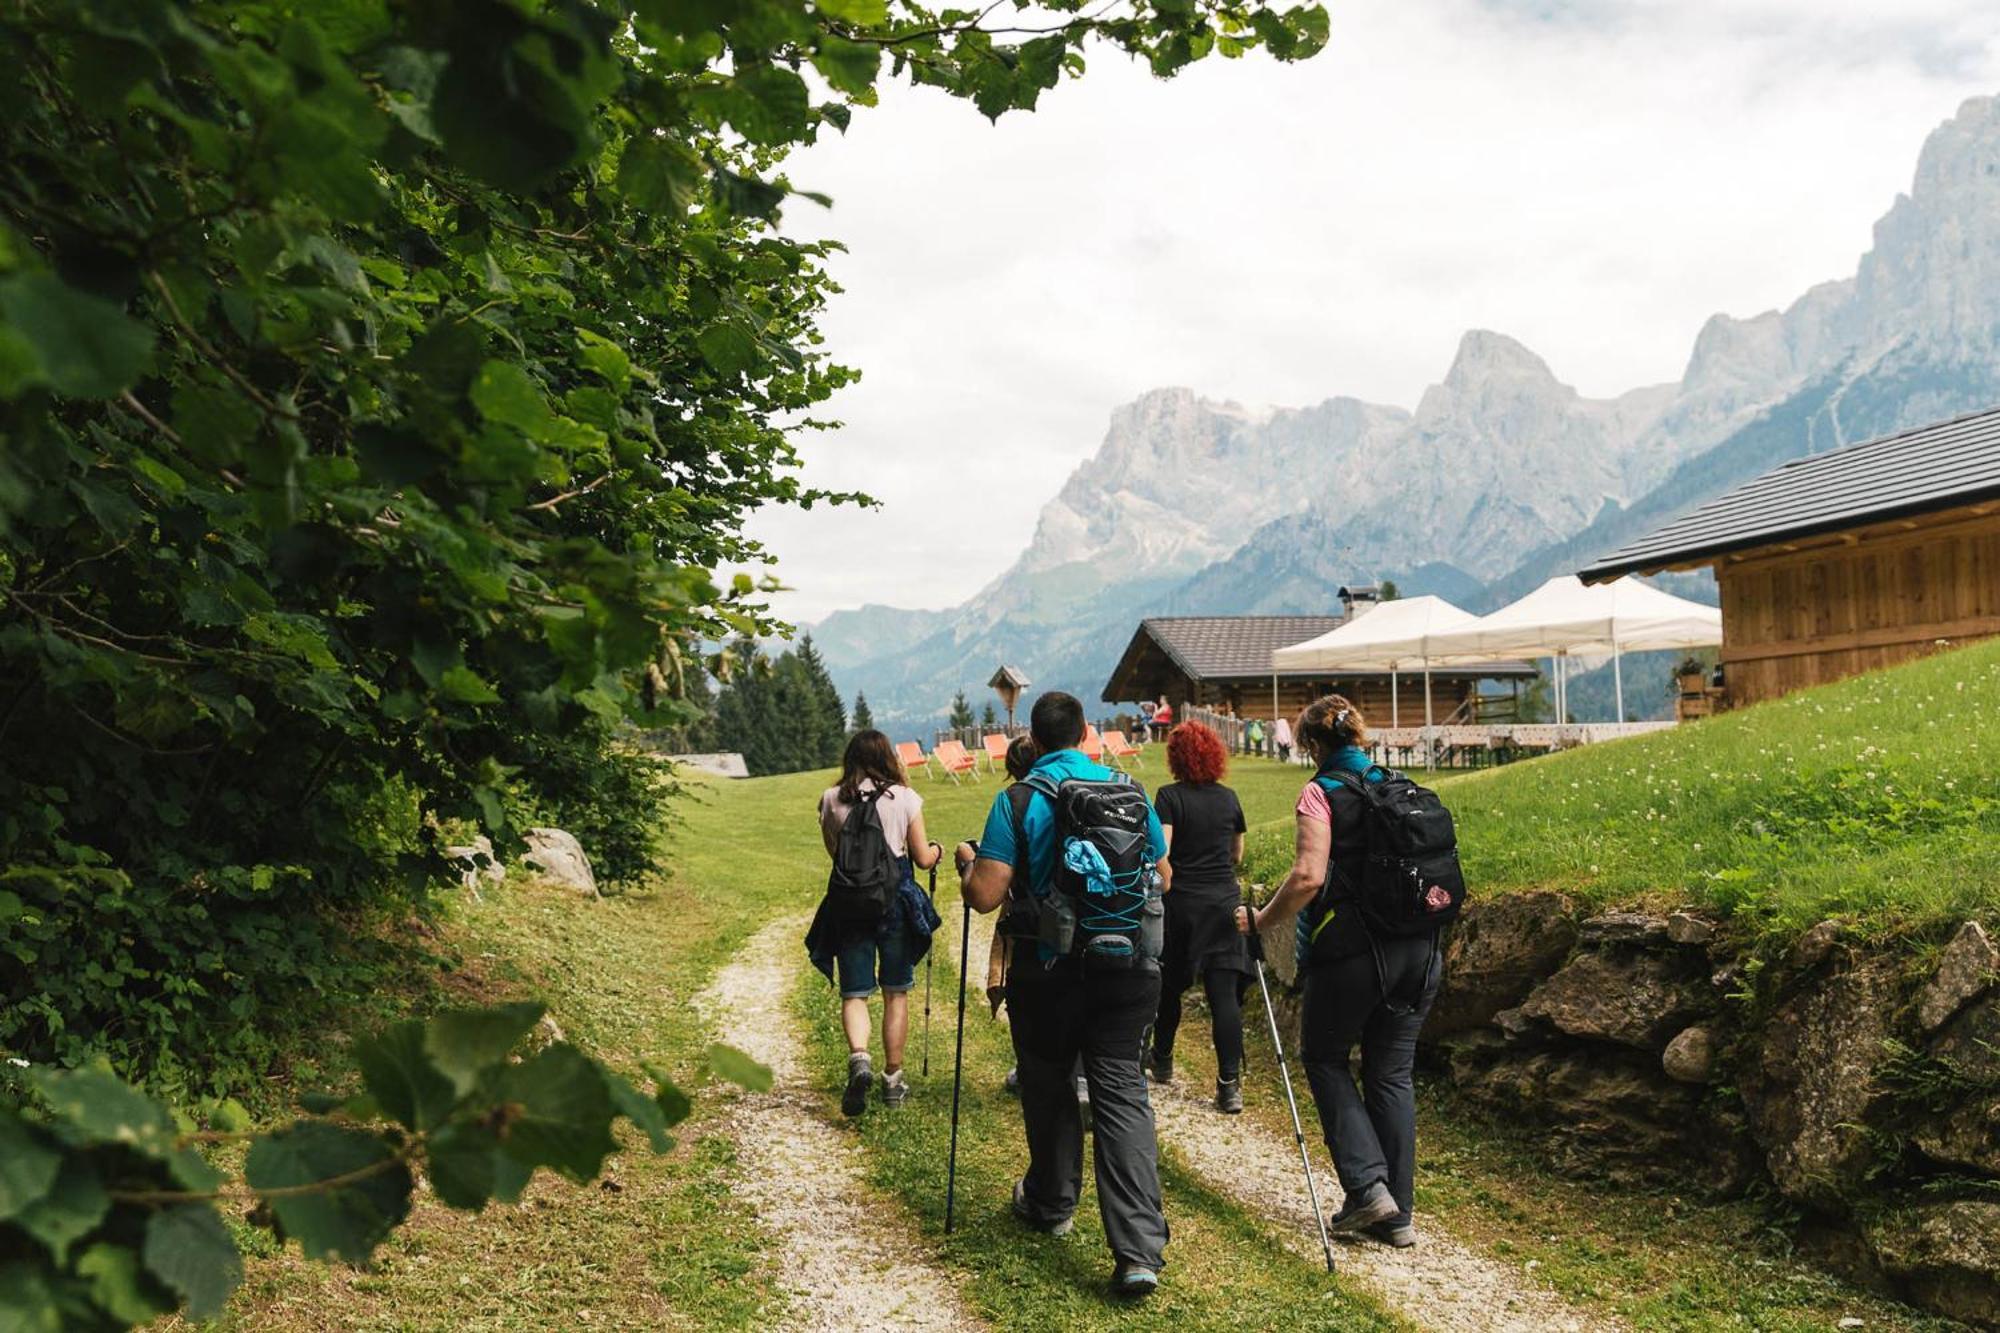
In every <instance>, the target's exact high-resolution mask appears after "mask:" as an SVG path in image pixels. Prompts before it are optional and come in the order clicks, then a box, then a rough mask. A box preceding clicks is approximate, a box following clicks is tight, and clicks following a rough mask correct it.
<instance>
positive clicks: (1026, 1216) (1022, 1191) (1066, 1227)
mask: <svg viewBox="0 0 2000 1333" xmlns="http://www.w3.org/2000/svg"><path fill="white" fill-rule="evenodd" d="M1014 1216H1015V1217H1017V1218H1019V1219H1020V1222H1021V1225H1023V1226H1025V1227H1027V1228H1029V1229H1030V1230H1033V1231H1039V1232H1041V1233H1042V1234H1043V1235H1044V1236H1067V1235H1068V1234H1069V1233H1070V1232H1072V1231H1074V1230H1076V1219H1075V1218H1074V1217H1065V1218H1064V1219H1063V1220H1062V1221H1060V1222H1045V1221H1043V1220H1042V1219H1041V1218H1039V1217H1037V1216H1035V1214H1034V1211H1033V1210H1032V1209H1030V1208H1029V1207H1028V1182H1027V1181H1025V1180H1017V1181H1015V1182H1014Z"/></svg>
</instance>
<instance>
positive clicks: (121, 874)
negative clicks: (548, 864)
mask: <svg viewBox="0 0 2000 1333" xmlns="http://www.w3.org/2000/svg"><path fill="white" fill-rule="evenodd" d="M1058 8H1059V9H1066V10H1067V12H1068V13H1070V14H1071V15H1072V17H1070V18H1069V19H1068V20H1066V21H1060V22H1057V23H1056V24H1053V25H1051V26H1050V28H1049V30H1048V31H1046V32H1042V33H1037V34H1034V35H1032V36H1030V37H1029V38H1028V39H1027V40H1019V41H1016V40H1013V39H1012V38H1011V37H1010V36H1009V33H1010V32H1011V30H1010V29H1008V28H1007V27H1006V26H1005V25H1006V24H1007V23H1008V20H1007V18H1006V17H1005V16H1002V17H1001V18H1000V19H998V20H996V23H997V24H998V25H1000V26H999V28H998V30H997V31H990V30H986V29H982V28H981V27H980V22H979V20H980V16H979V15H977V14H973V13H970V12H965V11H951V10H947V11H942V12H938V13H933V12H931V11H929V10H927V9H925V8H924V7H923V6H921V5H919V4H915V3H906V2H904V0H898V3H897V4H896V5H895V6H894V7H893V12H892V7H891V6H889V5H887V4H883V3H880V2H879V0H877V2H875V3H869V2H867V0H839V2H838V3H831V2H829V3H820V4H814V5H811V6H808V5H806V4H804V3H802V2H801V0H730V3H726V4H722V5H719V6H702V5H695V6H690V5H676V4H660V3H653V2H648V3H637V4H630V5H628V4H624V3H614V2H613V0H550V2H549V3H512V2H510V0H436V2H434V3H425V4H416V5H389V4H384V3H381V0H338V2H335V3H321V4H309V5H276V4H269V3H262V2H258V0H253V2H250V3H223V2H222V0H16V3H12V4H9V5H6V6H5V7H4V8H0V57H4V59H5V61H6V63H7V68H8V71H9V77H8V78H7V79H5V80H0V148H4V152H0V161H4V163H5V171H4V181H0V438H4V439H5V441H6V451H5V454H4V456H0V867H5V870H4V872H0V873H4V875H5V876H6V878H5V880H4V883H5V888H4V889H0V893H4V895H5V896H4V897H0V1043H4V1044H5V1046H6V1047H7V1048H9V1049H12V1050H16V1051H19V1052H22V1053H23V1054H25V1055H27V1056H30V1057H32V1058H35V1059H38V1060H39V1059H50V1058H57V1059H63V1060H70V1059H74V1058H77V1056H78V1055H79V1054H80V1053H81V1052H83V1051H86V1050H100V1051H105V1052H108V1053H111V1054H113V1055H115V1056H116V1057H117V1058H118V1059H119V1061H120V1063H121V1065H122V1066H123V1067H125V1068H127V1069H129V1070H132V1071H135V1072H137V1073H139V1074H141V1075H149V1076H158V1075H160V1074H161V1073H162V1071H163V1069H164V1062H167V1061H169V1060H170V1059H172V1058H174V1057H175V1054H176V1053H177V1052H181V1053H186V1054H188V1055H189V1058H194V1059H198V1060H208V1059H210V1058H212V1057H214V1056H217V1055H220V1054H229V1055H233V1056H235V1057H238V1058H243V1059H246V1060H251V1059H255V1058H256V1051H257V1043H258V1042H259V1041H260V1040H262V1033H263V1031H265V1030H266V1022H267V1019H268V1016H269V1015H271V1014H273V1013H282V1014H286V1015H289V1016H291V1017H292V1018H293V1019H294V1020H301V1021H303V1020H305V1019H307V1018H308V1017H309V1016H310V1015H311V1013H312V1011H313V1009H314V1006H315V1005H316V1004H317V1003H319V1002H322V1000H323V999H338V998H340V997H341V996H343V995H345V994H351V992H352V991H353V989H354V987H355V980H356V978H355V974H354V973H353V972H352V971H351V970H350V967H351V963H352V960H351V959H350V958H349V957H348V956H347V955H346V953H345V952H344V948H343V938H344V936H345V935H346V933H347V931H348V930H349V928H350V927H351V926H352V924H353V923H352V919H351V916H350V914H353V913H364V914H365V913H377V914H382V913H388V914H393V913H395V912H397V911H399V910H400V909H401V908H403V907H404V906H407V905H411V904H416V905H421V902H422V895H423V893H424V891H425V886H426V884H427V883H429V882H430V881H431V880H432V879H433V878H436V877H439V876H441V875H442V874H443V873H444V872H445V869H446V867H445V865H444V862H443V858H442V856H441V854H440V847H439V842H438V836H437V831H438V830H439V829H440V828H442V827H444V826H446V825H449V824H451V823H453V822H455V821H468V820H472V821H478V822H479V823H481V824H483V825H484V826H485V827H486V828H487V829H489V830H490V831H491V832H492V833H493V834H494V835H495V839H496V843H497V844H498V845H499V848H500V850H502V851H503V852H504V851H506V850H508V848H507V846H506V844H507V841H508V839H509V837H510V836H511V835H512V834H513V833H514V832H515V831H516V830H515V829H514V828H513V827H512V826H511V825H510V823H509V820H508V808H509V803H510V802H515V803H519V804H520V806H521V808H525V809H535V810H548V809H560V808H561V807H562V806H563V805H564V804H565V802H567V803H569V804H570V805H571V806H572V807H575V809H574V810H573V813H575V814H576V816H577V817H578V818H581V819H583V820H585V821H586V822H589V821H595V823H596V824H597V825H598V826H599V832H600V833H601V834H602V835H603V836H601V837H600V838H599V848H598V850H599V854H600V855H601V856H608V857H609V858H610V859H611V861H612V862H613V863H614V864H615V867H616V869H615V871H614V873H616V874H623V873H626V872H627V871H635V870H636V867H637V866H638V865H639V864H640V862H641V861H642V860H643V856H642V853H641V850H640V848H639V847H638V846H637V845H636V844H634V843H632V842H630V841H627V842H624V843H617V842H616V841H615V837H616V835H615V833H614V832H613V830H614V829H615V828H616V827H617V825H618V822H619V821H618V819H617V818H614V817H613V813H612V811H613V807H614V806H615V805H616V804H617V803H618V802H620V801H626V800H632V799H636V798H637V797H638V796H639V794H640V793H641V792H642V791H647V790H648V788H647V784H646V783H645V781H644V777H643V774H642V773H641V772H640V770H639V769H638V768H637V767H635V766H634V765H632V764H629V763H624V762H623V761H619V760H612V761H610V766H611V768H612V769H613V772H612V773H610V774H609V775H607V776H606V778H605V779H604V781H603V782H601V783H598V784H597V785H595V786H594V787H593V788H592V789H591V790H590V791H588V792H586V793H582V794H577V793H565V792H563V791H561V790H559V789H556V788H554V787H552V785H551V778H552V777H553V776H554V775H557V774H561V775H565V776H573V775H574V774H575V773H576V772H577V771H578V769H579V767H580V766H582V764H583V763H584V758H583V755H582V752H581V750H580V749H576V748H568V747H571V746H573V745H580V744H581V743H582V740H581V738H584V737H590V736H596V737H599V738H602V737H604V736H607V735H608V734H609V733H608V731H606V730H604V729H602V728H595V729H593V728H594V724H599V723H601V724H605V726H607V727H608V726H609V725H611V724H615V723H617V722H619V721H621V720H629V721H634V722H641V721H643V722H646V723H650V724H653V725H659V726H666V727H671V726H674V725H677V724H680V723H684V722H687V721H688V720H689V717H690V710H688V709H687V708H685V707H684V706H681V705H679V704H677V703H676V699H677V697H678V695H679V694H680V693H681V690H682V686H683V682H684V681H685V680H686V679H687V677H688V676H689V674H690V673H691V672H692V673H698V672H699V671H700V670H701V667H700V665H699V664H698V663H697V662H695V661H694V660H693V647H692V646H693V645H695V644H698V643H706V642H715V641H719V640H723V639H726V638H730V637H734V636H750V637H757V636H760V635H763V634H767V633H769V632H772V631H773V630H775V629H776V628H777V626H776V625H775V623H774V622H773V621H772V620H771V619H770V617H769V615H768V613H767V611H766V609H765V607H764V606H763V604H762V603H761V602H759V601H758V594H759V588H758V585H757V584H756V583H755V582H754V581H753V580H752V579H751V578H750V577H748V576H737V577H736V578H735V579H733V580H732V581H731V582H730V583H729V584H728V585H726V586H724V585H722V584H720V583H718V581H717V579H716V577H715V575H714V571H716V570H718V569H722V568H725V567H734V566H746V565H759V564H761V563H765V562H767V561H768V556H767V555H766V553H765V551H764V550H763V548H762V547H761V546H760V545H759V544H758V543H757V542H755V541H754V540H752V539H750V538H748V537H746V536H745V535H744V533H743V521H744V518H745V516H746V515H747V514H749V513H751V512H753V511H754V510H756V509H757V508H759V507H760V506H763V505H766V504H771V503H789V502H797V503H802V504H810V503H813V502H815V501H817V500H821V499H825V500H830V501H838V500H847V499H855V498H858V497H853V496H836V495H829V494H826V493H823V492H819V491H815V490H812V489H810V488H807V487H805V486H803V485H802V484H801V483H800V481H799V479H798V477H797V476H796V471H795V469H796V464H797V462H798V455H797V452H796V448H795V443H794V442H795V439H796V438H797V437H798V436H799V435H800V434H801V433H802V432H804V431H808V430H813V429H817V428H819V427H821V426H823V425H825V424H826V423H825V422H822V421H819V420H817V419H815V418H814V417H813V416H812V415H810V413H811V410H812V409H813V408H814V407H815V406H817V405H818V404H820V403H821V402H823V401H825V400H826V399H827V398H828V397H829V396H830V395H831V394H832V393H833V392H834V391H835V390H836V389H838V388H839V387H841V386H842V385H844V384H846V383H847V382H849V380H850V379H851V378H852V375H851V373H850V372H849V371H847V370H846V369H844V368H842V367H839V366H837V365H833V364H831V363H829V361H828V360H827V357H826V354H825V352H824V351H823V350H822V349H821V346H820V344H821V338H820V334H819V331H818V328H817V326H816V319H817V316H818V313H819V310H820V308H821V305H822V303H823V301H824V298H825V295H826V293H827V291H828V290H829V280H828V278H827V275H826V273H825V270H824V266H823V261H824V258H825V256H826V254H827V252H828V249H829V247H828V245H826V244H823V243H805V242H800V241H796V240H793V239H791V238H790V237H788V236H786V235H785V234H784V233H783V232H781V231H780V230H779V229H778V226H777V217H778V213H779V210H780V209H781V207H782V206H783V205H784V204H785V203H786V201H787V200H788V199H789V198H790V196H791V194H792V187H791V185H790V184H789V182H787V181H786V180H785V179H784V178H783V177H782V176H779V175H777V174H775V167H776V164H777V163H778V162H779V161H780V160H781V159H782V157H783V154H784V153H785V152H786V151H787V150H788V149H789V148H790V147H792V146H794V145H797V144H802V143H808V142H811V141H813V140H814V139H815V138H816V137H817V136H818V135H819V134H820V133H821V132H822V130H823V129H834V130H838V129H843V128H845V126H846V125H847V124H848V121H849V118H850V116H851V114H852V110H853V107H854V106H855V105H867V104H872V103H873V102H874V101H875V100H876V91H875V85H876V83H877V81H878V79H879V78H880V77H881V76H882V73H883V70H884V68H885V62H884V60H883V55H884V52H885V51H888V52H892V53H893V58H892V61H891V62H890V65H889V67H890V68H892V69H893V70H894V73H895V75H896V76H898V77H908V78H910V79H911V80H913V81H915V82H919V83H923V84H927V85H931V86H936V87H939V88H942V89H944V90H945V91H947V92H949V93H951V94H954V95H957V96H961V97H964V98H967V99H970V100H971V101H973V102H974V104H975V105H976V106H977V107H978V108H979V109H980V110H981V111H982V112H984V113H985V114H987V115H989V116H996V117H997V116H998V115H1000V114H1001V113H1002V112H1004V111H1007V110H1009V109H1016V108H1020V109H1027V108H1032V107H1033V106H1034V105H1035V103H1036V101H1037V99H1038V98H1039V97H1040V95H1041V93H1042V92H1043V91H1045V90H1047V89H1048V88H1051V87H1053V86H1054V85H1055V84H1056V83H1057V82H1058V81H1059V80H1060V79H1061V78H1063V77H1064V75H1065V73H1066V72H1068V73H1076V72H1080V71H1081V69H1082V64H1083V60H1082V55H1081V53H1080V52H1081V48H1082V46H1083V45H1084V43H1085V42H1086V41H1088V40H1090V39H1092V38H1099V39H1102V40H1105V41H1108V42H1110V43H1112V44H1114V45H1115V46H1117V47H1118V48H1120V49H1122V50H1123V51H1125V52H1127V53H1129V54H1131V55H1133V56H1136V57H1139V58H1141V59H1143V60H1145V61H1146V62H1148V63H1149V64H1150V66H1151V67H1152V68H1153V69H1154V70H1155V71H1156V72H1157V73H1160V74H1162V75H1165V74H1171V73H1172V72H1174V71H1175V70H1177V69H1179V68H1181V67H1182V66H1184V65H1186V64H1188V63H1189V62H1190V61H1193V60H1196V59H1200V58H1202V57H1204V56H1206V55H1208V54H1209V53H1211V52H1218V51H1219V52H1220V53H1222V54H1225V55H1231V56H1235V55H1241V54H1243V53H1244V52H1245V51H1246V50H1249V49H1251V48H1253V47H1258V46H1263V47H1266V48H1268V49H1269V50H1271V51H1272V52H1274V53H1275V54H1276V55H1278V56H1279V57H1280V58H1282V59H1296V58H1302V57H1305V56H1309V55H1311V54H1313V53H1314V52H1316V51H1317V50H1319V49H1320V48H1321V47H1322V46H1323V45H1324V44H1325V41H1326V35H1327V21H1326V15H1325V12H1324V10H1322V9H1320V8H1319V7H1317V6H1300V7H1298V8H1294V9H1291V10H1287V11H1285V12H1283V13H1280V12H1277V11H1273V10H1267V9H1264V8H1262V7H1259V6H1255V5H1249V6H1245V5H1240V4H1237V3H1235V2H1234V0H1175V3H1171V4H1169V3H1166V0H1139V3H1136V4H1133V5H1130V6H1124V7H1121V8H1120V9H1119V10H1118V11H1117V12H1116V13H1115V14H1104V13H1099V14H1095V15H1085V14H1083V13H1081V12H1080V11H1077V10H1075V9H1074V8H1070V7H1066V6H1058ZM996 36H998V37H999V38H1000V39H1001V40H999V41H996V40H995V38H996ZM808 66H809V67H810V68H811V69H812V70H813V71H815V73H816V77H817V79H818V80H819V83H818V84H817V85H811V84H808V82H807V81H806V78H805V77H804V76H802V74H801V72H800V71H801V70H802V69H803V68H806V67H808ZM819 97H824V99H825V100H823V101H822V100H815V99H816V98H819ZM833 711H834V712H837V711H838V703H837V701H836V703H835V708H834V710H833ZM835 730H836V732H837V731H838V728H837V727H836V728H835ZM551 737H558V738H561V737H568V738H572V741H571V742H557V741H551V740H549V739H548V738H551ZM558 750H563V751H565V754H564V755H563V757H562V759H561V761H560V762H554V761H552V762H549V763H547V764H546V765H542V766H537V765H535V764H528V765H524V766H523V765H517V763H516V761H517V760H518V759H520V758H522V757H524V756H525V757H530V758H542V757H545V756H551V755H553V754H554V753H555V752H556V751H558ZM611 753H612V751H611V750H609V749H600V757H602V756H603V755H609V754H611ZM385 803H386V804H387V805H393V806H395V807H396V808H395V809H393V810H390V809H385ZM648 813H649V806H646V805H639V806H630V807H627V808H626V809H624V810H623V811H622V812H620V816H621V817H622V818H623V819H624V820H626V821H632V820H639V819H643V818H645V817H646V815H647V814H648ZM411 816H414V817H413V818H412V817H411ZM607 846H609V850H608V851H607V850H606V848H607ZM279 999H282V1003H275V1004H274V1001H275V1000H279ZM232 1025H233V1026H234V1027H235V1028H237V1029H239V1030H242V1031H244V1032H245V1033H246V1034H247V1035H245V1036H243V1037H240V1038H237V1039H234V1040H230V1041H224V1040H223V1039H221V1038H218V1037H215V1036H214V1035H213V1034H216V1033H220V1032H223V1031H224V1030H226V1029H228V1028H230V1027H231V1026H232Z"/></svg>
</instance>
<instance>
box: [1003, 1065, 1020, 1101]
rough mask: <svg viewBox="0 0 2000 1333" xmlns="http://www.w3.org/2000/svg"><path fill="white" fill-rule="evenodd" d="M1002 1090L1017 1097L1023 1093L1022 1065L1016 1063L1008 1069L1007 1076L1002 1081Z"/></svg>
mask: <svg viewBox="0 0 2000 1333" xmlns="http://www.w3.org/2000/svg"><path fill="white" fill-rule="evenodd" d="M1000 1090H1001V1091H1002V1092H1006V1093H1011V1094H1012V1095H1013V1096H1016V1097H1018V1096H1020V1095H1021V1066H1019V1065H1015V1066H1014V1067H1013V1068H1012V1069H1010V1070H1008V1071H1007V1077H1006V1078H1004V1079H1002V1080H1001V1081H1000Z"/></svg>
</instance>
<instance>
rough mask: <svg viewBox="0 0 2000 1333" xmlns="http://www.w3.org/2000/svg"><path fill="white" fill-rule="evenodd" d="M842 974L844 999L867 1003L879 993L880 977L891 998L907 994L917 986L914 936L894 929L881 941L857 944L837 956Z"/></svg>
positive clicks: (837, 962) (873, 940) (885, 933)
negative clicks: (878, 975) (866, 1000)
mask: <svg viewBox="0 0 2000 1333" xmlns="http://www.w3.org/2000/svg"><path fill="white" fill-rule="evenodd" d="M833 961H834V966H835V967H836V968H838V969H839V973H840V998H841V999H843V1000H855V999H863V998H866V997H867V996H870V995H873V994H874V993H875V985H876V981H877V979H878V977H877V973H878V971H879V973H880V977H879V979H880V981H881V986H882V989H883V990H884V991H885V992H887V993H888V994H891V995H897V994H904V993H907V992H908V991H909V990H910V989H911V988H912V987H913V986H915V984H916V978H917V965H916V964H915V963H914V962H912V961H911V959H910V932H909V931H908V930H907V929H906V928H903V927H900V926H898V927H891V928H890V929H889V930H887V931H885V932H884V933H883V934H882V936H881V937H880V938H878V939H872V938H867V937H864V938H862V939H858V940H855V941H854V942H853V943H851V944H849V945H848V946H847V947H846V948H844V949H842V950H841V951H840V952H839V953H838V954H835V955H834V960H833Z"/></svg>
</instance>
